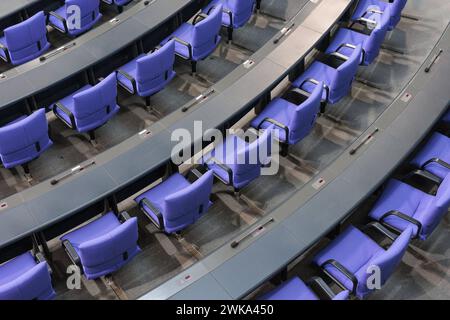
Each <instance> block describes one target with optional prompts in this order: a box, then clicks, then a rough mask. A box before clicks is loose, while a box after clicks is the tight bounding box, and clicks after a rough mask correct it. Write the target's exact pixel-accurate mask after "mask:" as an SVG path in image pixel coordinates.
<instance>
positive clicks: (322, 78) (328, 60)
mask: <svg viewBox="0 0 450 320" xmlns="http://www.w3.org/2000/svg"><path fill="white" fill-rule="evenodd" d="M361 54H362V47H361V45H358V46H356V48H355V49H354V50H353V52H352V54H351V55H350V56H349V57H346V56H344V55H342V54H340V53H336V52H334V53H332V54H329V55H326V56H325V58H324V61H323V62H322V61H314V62H313V63H312V64H311V65H310V66H309V68H308V69H307V70H306V71H305V72H304V73H303V74H302V75H301V76H300V77H298V78H297V80H295V81H294V82H293V83H292V85H293V86H294V87H296V88H299V89H302V90H304V91H306V92H308V93H312V92H313V90H314V88H315V87H316V86H317V85H319V84H320V82H323V83H324V88H325V90H324V92H323V94H322V100H323V104H322V110H321V112H324V111H325V110H324V108H325V104H326V103H331V104H335V103H337V102H338V101H339V100H341V99H342V98H343V97H344V96H346V95H347V94H348V93H349V91H350V90H351V87H352V83H353V80H354V78H355V75H356V72H357V70H358V65H359V63H360V61H361Z"/></svg>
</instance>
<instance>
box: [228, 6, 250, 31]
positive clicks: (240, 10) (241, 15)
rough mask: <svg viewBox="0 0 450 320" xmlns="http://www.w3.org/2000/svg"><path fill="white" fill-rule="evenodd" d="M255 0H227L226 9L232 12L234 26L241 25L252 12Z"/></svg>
mask: <svg viewBox="0 0 450 320" xmlns="http://www.w3.org/2000/svg"><path fill="white" fill-rule="evenodd" d="M254 8H255V0H227V9H229V10H230V11H231V12H232V14H233V25H232V27H234V28H239V27H242V26H243V25H244V24H246V23H247V21H248V20H249V19H250V17H251V16H252V14H253V10H254Z"/></svg>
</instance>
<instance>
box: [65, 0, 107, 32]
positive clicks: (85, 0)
mask: <svg viewBox="0 0 450 320" xmlns="http://www.w3.org/2000/svg"><path fill="white" fill-rule="evenodd" d="M70 6H78V7H79V8H80V15H81V23H80V27H81V29H83V28H84V27H86V26H89V25H90V24H91V23H92V22H93V21H95V20H96V18H97V17H98V15H99V14H100V0H66V10H69V8H70ZM68 12H70V11H68ZM69 27H70V26H69ZM69 29H70V28H69Z"/></svg>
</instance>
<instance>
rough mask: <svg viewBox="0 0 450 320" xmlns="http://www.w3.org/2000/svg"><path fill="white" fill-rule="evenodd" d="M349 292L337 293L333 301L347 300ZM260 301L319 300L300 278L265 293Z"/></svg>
mask: <svg viewBox="0 0 450 320" xmlns="http://www.w3.org/2000/svg"><path fill="white" fill-rule="evenodd" d="M348 295H349V292H348V290H344V291H341V292H339V293H338V294H337V295H336V296H335V297H334V298H333V300H347V299H348ZM259 299H260V300H319V298H318V297H317V295H316V294H315V293H314V291H312V290H311V289H310V288H309V287H308V286H307V285H306V284H305V283H304V282H303V281H302V280H301V279H300V278H298V277H295V278H292V279H290V280H289V281H286V282H284V283H283V284H281V285H280V286H278V287H277V288H275V289H274V290H272V291H270V292H268V293H266V294H265V295H263V296H262V297H260V298H259Z"/></svg>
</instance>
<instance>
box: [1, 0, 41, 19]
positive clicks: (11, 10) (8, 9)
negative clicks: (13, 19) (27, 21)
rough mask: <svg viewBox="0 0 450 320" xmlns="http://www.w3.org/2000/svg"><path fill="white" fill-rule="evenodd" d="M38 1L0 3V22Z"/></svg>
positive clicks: (15, 0)
mask: <svg viewBox="0 0 450 320" xmlns="http://www.w3.org/2000/svg"><path fill="white" fill-rule="evenodd" d="M39 1H40V0H14V1H1V2H0V20H2V19H4V18H7V17H9V16H11V15H13V14H16V13H18V12H21V11H23V10H25V9H27V8H28V7H30V6H32V5H34V4H36V3H38V2H39Z"/></svg>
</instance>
